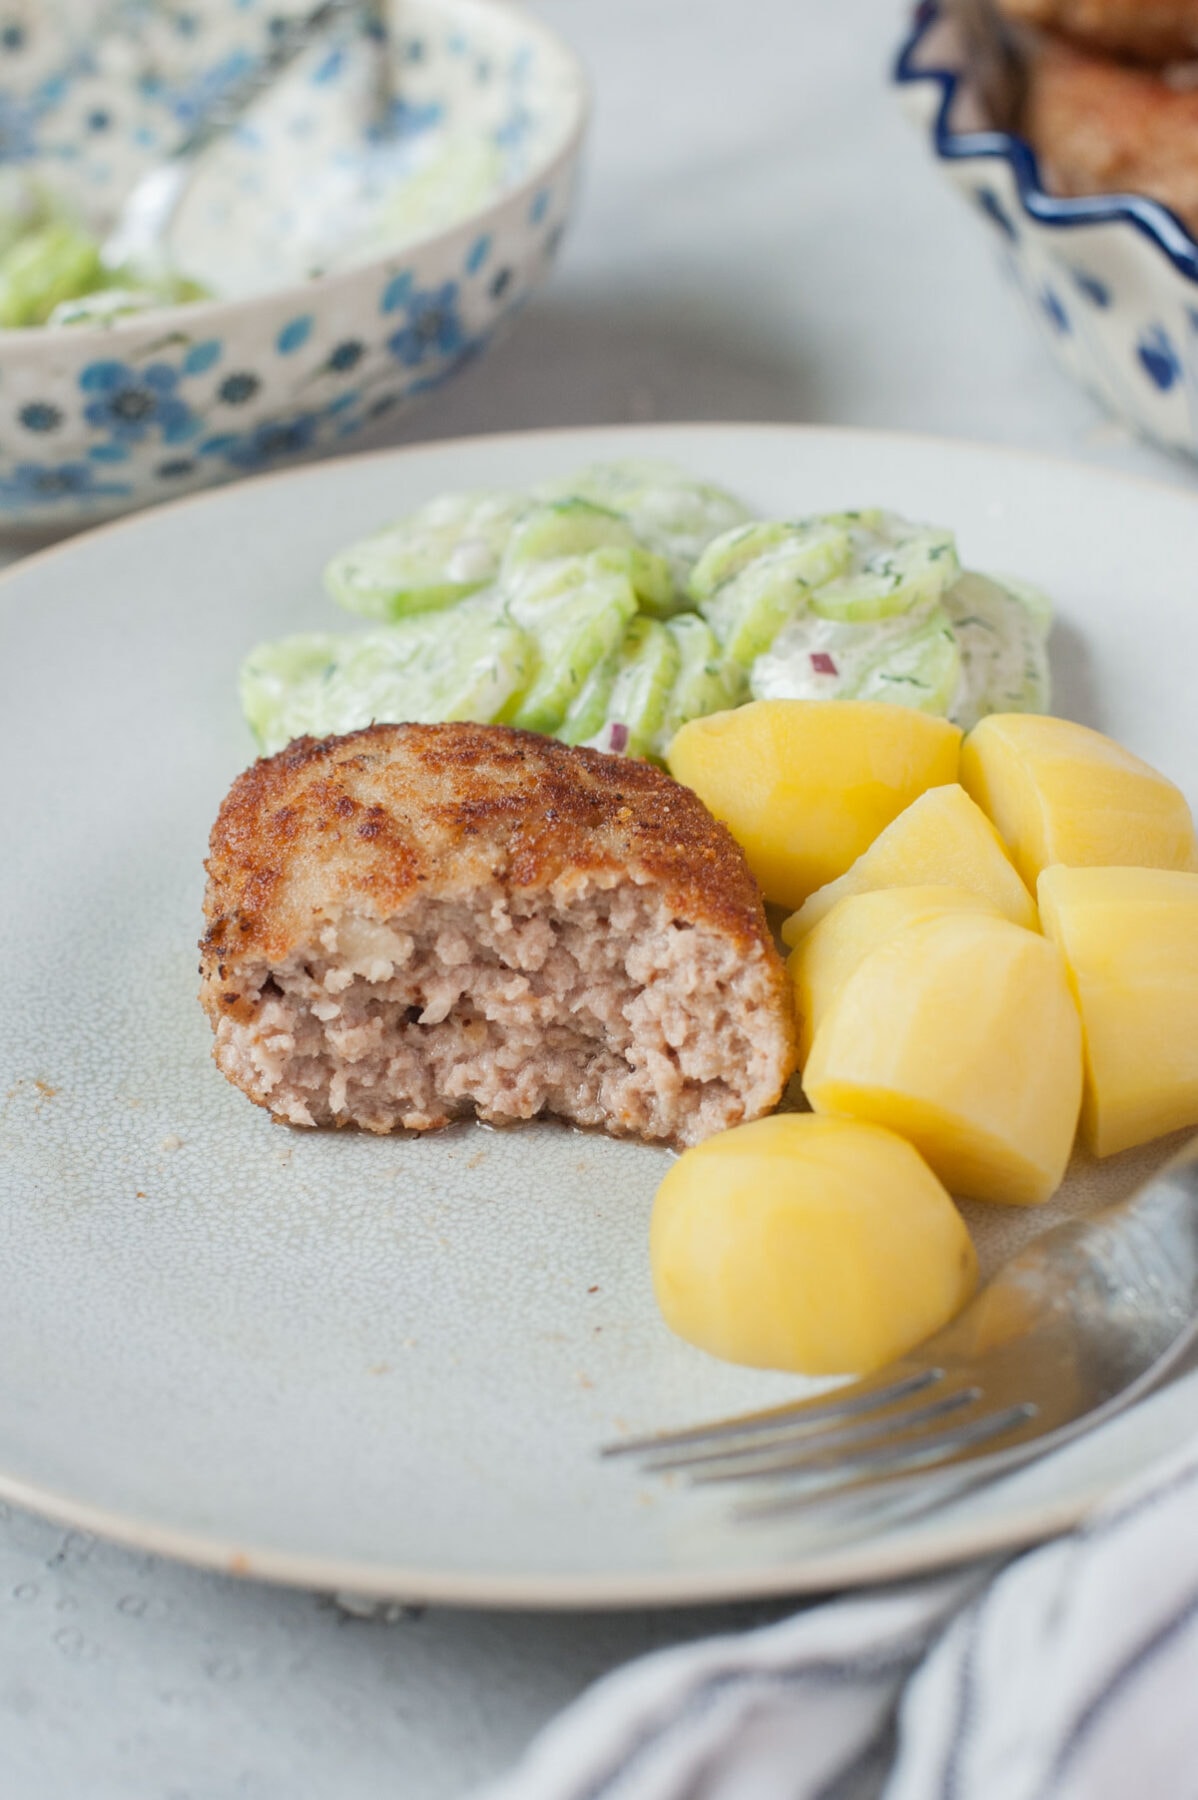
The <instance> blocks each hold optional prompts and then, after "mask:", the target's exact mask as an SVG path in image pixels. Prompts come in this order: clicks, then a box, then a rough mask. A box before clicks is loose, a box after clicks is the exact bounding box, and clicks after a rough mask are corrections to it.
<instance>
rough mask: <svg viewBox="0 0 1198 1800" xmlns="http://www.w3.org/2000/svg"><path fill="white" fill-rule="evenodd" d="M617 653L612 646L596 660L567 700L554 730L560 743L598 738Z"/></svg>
mask: <svg viewBox="0 0 1198 1800" xmlns="http://www.w3.org/2000/svg"><path fill="white" fill-rule="evenodd" d="M619 666H620V652H619V649H618V648H617V649H615V650H613V651H612V652H611V654H610V655H609V656H605V657H604V658H603V661H602V662H597V663H596V664H595V666H594V668H593V669H592V670H591V672H590V674H589V675H588V676H587V678H586V680H585V681H584V682H583V684H582V686H581V687H580V688H579V690H578V692H577V694H575V696H574V698H573V700H572V701H571V702H570V705H569V708H568V710H567V712H566V716H565V718H564V719H563V720H562V723H561V725H560V726H559V728H558V730H557V731H556V732H555V733H554V735H555V737H559V738H560V739H561V740H562V743H563V744H589V743H590V742H591V740H592V739H593V738H596V737H598V735H599V733H600V731H601V730H602V729H603V722H604V720H605V719H606V718H607V703H608V701H609V700H610V698H611V691H612V688H613V687H614V686H615V683H616V671H617V669H618V668H619Z"/></svg>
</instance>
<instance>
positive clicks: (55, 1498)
mask: <svg viewBox="0 0 1198 1800" xmlns="http://www.w3.org/2000/svg"><path fill="white" fill-rule="evenodd" d="M687 432H704V433H718V434H720V435H723V436H736V435H739V434H745V435H749V434H754V435H757V436H760V435H762V434H770V435H778V436H781V437H789V438H792V439H796V440H799V441H802V442H805V443H808V444H811V443H818V442H819V441H820V440H821V439H823V440H828V439H834V440H836V441H837V442H841V443H843V442H845V441H857V442H860V443H862V444H871V445H876V444H879V443H882V444H886V445H892V446H894V447H895V450H896V452H897V450H898V449H899V447H901V446H902V445H922V446H926V447H928V448H930V449H938V450H941V451H951V452H955V453H958V454H959V453H960V452H962V451H965V452H966V453H967V454H972V453H979V454H981V455H982V456H985V457H990V458H992V457H995V456H998V457H1001V458H1003V459H1004V460H1005V459H1010V460H1012V461H1013V462H1015V463H1016V464H1018V465H1020V466H1022V467H1024V468H1028V467H1031V468H1033V469H1034V468H1036V467H1043V468H1048V469H1052V470H1054V471H1059V472H1062V473H1065V472H1073V473H1074V474H1081V475H1083V476H1085V477H1086V478H1088V479H1094V480H1097V481H1099V482H1105V481H1110V482H1114V483H1115V484H1116V485H1117V486H1129V485H1130V486H1131V487H1133V488H1136V489H1144V490H1147V491H1148V493H1149V494H1156V495H1165V496H1169V497H1171V498H1174V499H1177V500H1181V501H1184V500H1187V499H1190V500H1192V495H1191V494H1190V492H1189V489H1188V488H1187V486H1186V484H1185V483H1184V481H1183V480H1182V478H1181V471H1179V475H1178V480H1177V482H1176V483H1174V482H1172V481H1169V480H1166V479H1164V478H1160V477H1152V476H1145V475H1140V474H1132V473H1126V472H1124V471H1122V470H1116V469H1110V468H1107V467H1105V466H1103V465H1101V464H1093V463H1089V462H1086V461H1084V460H1082V459H1080V458H1077V457H1071V456H1067V455H1063V454H1055V453H1052V452H1044V451H1040V450H1034V449H1025V448H1023V447H1021V446H1018V445H1012V444H1005V443H987V442H986V441H984V440H981V439H972V438H962V437H955V436H950V435H945V434H937V433H920V432H911V431H903V430H900V429H873V428H869V427H861V426H843V425H825V424H804V423H801V422H794V423H792V422H789V421H785V420H766V421H755V420H751V419H745V420H722V419H697V420H656V421H653V422H651V423H647V422H646V423H640V422H633V423H619V422H615V423H605V424H601V425H566V426H553V427H544V428H538V427H529V428H522V429H519V430H510V431H495V432H476V433H472V434H469V435H466V436H457V437H446V438H433V439H422V440H418V441H416V442H413V443H408V444H399V445H385V446H381V447H378V448H376V449H373V450H369V451H356V452H348V453H346V454H343V455H341V456H337V457H325V458H319V459H316V460H314V461H312V462H309V463H306V464H303V465H301V466H300V467H289V468H284V469H277V470H270V471H266V472H264V473H262V474H258V475H255V476H251V477H249V478H246V479H243V480H240V481H238V482H234V483H230V484H228V485H226V486H223V487H221V488H217V489H209V490H205V491H202V492H199V493H195V494H186V495H182V496H179V497H177V498H175V499H173V500H169V501H164V502H162V503H160V504H158V505H156V506H153V507H147V508H143V509H141V510H140V511H137V512H134V513H132V514H127V515H124V516H122V517H120V518H117V519H112V520H107V521H104V522H102V523H99V524H97V525H94V526H89V527H86V528H84V529H83V530H81V531H77V532H73V533H71V534H69V535H68V536H66V537H64V538H63V539H62V540H61V541H60V542H57V543H55V544H51V545H48V546H46V547H44V548H41V549H39V550H36V551H33V552H31V553H29V554H26V555H23V556H19V557H18V559H17V560H16V561H15V562H14V563H13V564H12V565H11V566H10V567H8V568H6V569H3V570H0V607H2V606H3V605H4V604H5V602H6V599H7V592H8V590H9V588H10V587H11V586H12V585H13V584H14V583H19V581H20V580H21V578H22V577H23V576H24V575H25V574H26V573H28V572H31V571H37V572H40V571H41V570H42V568H43V566H44V565H50V566H51V567H52V566H53V565H54V564H55V562H56V561H57V560H59V559H61V558H64V557H65V558H68V559H69V558H70V557H71V556H73V555H76V554H78V553H79V552H80V551H81V550H82V551H83V552H84V553H86V552H87V550H88V549H89V548H90V545H91V543H92V542H93V540H95V539H97V538H100V537H108V536H111V535H113V534H123V533H130V532H132V533H136V532H138V531H139V530H141V529H143V528H144V527H145V526H146V525H147V523H148V522H149V521H150V520H152V519H157V518H158V517H159V516H161V517H162V518H164V519H167V520H169V519H171V518H173V517H174V516H175V515H176V514H177V513H180V512H181V511H183V510H185V509H186V510H188V511H190V510H191V509H194V508H197V507H198V508H201V509H202V508H204V507H217V508H219V507H221V506H228V505H232V504H236V503H237V501H238V500H239V499H240V498H241V497H242V496H243V495H244V494H245V493H246V492H247V491H251V492H252V491H255V490H257V489H258V488H259V487H261V486H264V485H265V484H268V483H269V484H276V483H279V482H283V483H293V484H296V485H302V484H304V483H306V482H310V481H320V480H323V479H327V478H328V476H329V474H330V473H333V474H335V475H336V474H340V473H341V472H343V471H347V470H348V469H349V468H351V467H356V466H358V465H361V464H368V465H372V466H373V465H378V464H382V463H388V462H390V463H398V464H400V465H402V464H403V463H405V462H408V461H411V460H412V459H420V458H423V457H426V456H427V455H428V454H429V453H430V452H444V453H445V454H452V453H453V452H454V451H455V450H458V451H460V450H467V449H469V450H474V449H478V448H485V449H488V450H494V451H495V452H496V453H497V454H501V453H502V449H503V447H504V445H505V444H507V445H510V444H513V443H524V442H529V441H536V442H540V443H543V444H545V445H546V447H547V448H550V449H551V448H553V447H556V446H566V445H568V444H570V443H571V442H577V441H578V440H581V439H586V440H589V441H592V442H593V441H594V440H595V439H603V438H614V437H621V438H625V439H626V438H628V437H640V438H645V439H649V438H652V437H655V436H659V435H662V434H665V433H671V434H680V433H687ZM1110 1491H1111V1490H1110V1485H1109V1483H1104V1482H1102V1481H1095V1480H1088V1481H1086V1482H1084V1483H1082V1484H1079V1485H1078V1487H1077V1488H1075V1489H1074V1490H1073V1492H1072V1494H1071V1495H1069V1496H1066V1497H1064V1498H1060V1499H1057V1500H1055V1501H1053V1500H1036V1501H1031V1502H1024V1503H1022V1504H1017V1505H1016V1506H1015V1507H1013V1508H1012V1509H1011V1510H1010V1511H1009V1512H1007V1514H1006V1515H1005V1516H1003V1517H1001V1518H995V1517H993V1516H983V1517H981V1518H980V1519H977V1520H973V1521H971V1520H970V1519H968V1518H966V1519H965V1520H963V1521H956V1522H951V1523H950V1524H949V1525H948V1528H947V1529H942V1530H940V1531H938V1532H935V1533H931V1534H927V1535H924V1534H923V1533H920V1534H919V1535H917V1536H916V1537H914V1538H909V1539H904V1538H903V1537H899V1538H898V1539H897V1540H895V1539H894V1538H889V1537H887V1536H886V1535H885V1534H883V1535H881V1536H877V1537H874V1538H872V1539H871V1538H865V1539H861V1540H858V1541H854V1542H851V1543H848V1544H845V1545H843V1546H839V1547H832V1548H829V1549H826V1550H821V1551H816V1552H814V1553H813V1552H810V1551H808V1552H806V1553H804V1552H802V1551H800V1552H799V1553H797V1554H796V1555H794V1556H792V1557H787V1558H784V1559H782V1560H776V1559H775V1560H771V1561H770V1562H765V1563H761V1564H759V1565H757V1566H756V1567H752V1568H749V1567H740V1566H737V1567H732V1568H729V1567H727V1566H724V1567H722V1568H714V1569H711V1570H706V1571H703V1570H696V1569H694V1568H679V1569H672V1570H659V1571H656V1572H642V1571H636V1570H629V1571H622V1572H617V1573H612V1572H603V1573H598V1574H594V1575H577V1574H574V1575H569V1574H565V1575H558V1574H553V1573H550V1574H532V1575H530V1574H516V1575H505V1574H487V1573H480V1572H477V1571H475V1572H469V1571H467V1572H462V1571H456V1570H452V1569H444V1568H442V1569H433V1568H428V1567H424V1568H420V1567H411V1566H408V1565H405V1564H392V1563H381V1562H377V1561H373V1562H361V1561H357V1560H355V1559H353V1558H352V1557H350V1558H339V1557H332V1556H327V1555H322V1554H318V1553H312V1552H303V1551H285V1550H278V1549H272V1548H270V1547H269V1546H263V1545H260V1544H254V1543H239V1542H237V1541H235V1540H233V1539H230V1538H228V1537H226V1536H223V1535H221V1534H220V1533H217V1532H213V1533H205V1532H203V1531H195V1530H186V1529H182V1528H180V1527H176V1526H171V1525H164V1524H161V1523H159V1522H157V1521H155V1520H154V1519H152V1518H145V1517H143V1516H140V1515H139V1514H135V1513H127V1512H124V1511H121V1510H119V1509H110V1508H107V1507H104V1506H101V1505H96V1504H93V1503H91V1502H89V1501H87V1500H85V1499H80V1498H78V1497H76V1496H73V1495H71V1494H68V1493H63V1492H61V1491H59V1490H58V1489H56V1488H53V1487H48V1486H44V1485H42V1484H41V1483H39V1482H36V1481H29V1480H27V1479H25V1478H24V1477H22V1476H19V1475H14V1474H11V1473H10V1472H8V1471H6V1470H4V1469H3V1468H0V1500H3V1501H6V1502H8V1503H9V1504H11V1505H14V1506H17V1507H20V1508H24V1509H26V1510H28V1511H30V1512H33V1513H36V1514H39V1515H40V1516H42V1517H44V1518H47V1519H50V1520H52V1521H53V1522H55V1523H57V1524H60V1525H62V1526H64V1527H66V1528H68V1529H75V1530H80V1531H85V1532H89V1533H93V1534H95V1535H96V1536H98V1537H101V1538H104V1539H106V1540H108V1541H110V1542H112V1543H115V1544H118V1545H121V1546H123V1547H125V1548H127V1549H131V1550H138V1551H141V1552H144V1553H148V1554H151V1555H159V1556H164V1557H168V1558H171V1559H173V1560H176V1561H179V1562H181V1563H184V1564H188V1565H190V1566H192V1567H196V1568H202V1569H207V1570H211V1571H215V1572H219V1573H222V1574H225V1575H229V1576H233V1577H235V1578H240V1579H246V1580H256V1581H262V1582H265V1583H268V1584H272V1585H278V1586H287V1587H295V1588H301V1589H308V1590H316V1591H325V1592H335V1593H336V1592H343V1593H349V1594H354V1595H358V1596H362V1597H363V1598H368V1599H371V1600H376V1601H379V1602H385V1601H392V1602H394V1601H400V1602H408V1603H416V1604H424V1603H433V1604H437V1605H444V1606H452V1607H456V1608H466V1609H469V1608H476V1609H482V1610H496V1609H528V1610H535V1611H570V1610H588V1611H589V1610H596V1611H616V1610H623V1609H631V1608H634V1607H637V1606H671V1607H674V1606H677V1607H681V1606H699V1605H709V1604H716V1603H727V1602H734V1601H738V1600H764V1599H768V1598H771V1597H773V1598H784V1597H789V1596H797V1595H799V1594H820V1593H824V1592H828V1591H831V1590H834V1589H838V1588H846V1587H858V1586H865V1585H869V1584H881V1583H894V1582H900V1581H905V1580H909V1579H911V1578H913V1577H916V1576H920V1575H925V1574H929V1573H932V1572H934V1571H937V1570H943V1569H948V1568H952V1567H954V1566H957V1565H960V1564H962V1563H965V1562H968V1561H975V1560H980V1559H984V1558H991V1557H993V1558H998V1557H1002V1556H1004V1555H1009V1554H1011V1553H1012V1552H1014V1551H1017V1550H1021V1549H1025V1548H1027V1547H1029V1546H1031V1545H1034V1544H1037V1543H1041V1542H1044V1541H1046V1540H1048V1539H1050V1538H1053V1537H1056V1536H1058V1535H1059V1534H1061V1533H1062V1532H1065V1531H1068V1530H1070V1529H1071V1528H1072V1527H1073V1526H1075V1525H1076V1524H1077V1523H1078V1521H1079V1520H1080V1519H1081V1518H1082V1517H1083V1516H1084V1515H1085V1514H1086V1513H1087V1512H1088V1511H1090V1509H1091V1508H1092V1507H1093V1506H1095V1505H1097V1504H1099V1503H1100V1502H1101V1501H1102V1500H1103V1499H1104V1498H1105V1497H1106V1496H1107V1495H1108V1494H1109V1493H1110Z"/></svg>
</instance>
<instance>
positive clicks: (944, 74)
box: [894, 0, 1198, 456]
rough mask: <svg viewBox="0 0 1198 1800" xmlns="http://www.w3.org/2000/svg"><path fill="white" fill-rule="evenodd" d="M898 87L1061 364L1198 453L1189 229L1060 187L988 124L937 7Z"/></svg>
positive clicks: (1157, 210) (1114, 198)
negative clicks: (1049, 187)
mask: <svg viewBox="0 0 1198 1800" xmlns="http://www.w3.org/2000/svg"><path fill="white" fill-rule="evenodd" d="M894 79H895V82H896V83H897V85H898V88H899V90H900V94H901V96H902V98H903V100H904V102H905V105H906V108H907V110H908V112H909V113H910V115H911V117H912V118H913V120H914V121H915V123H916V124H917V125H918V126H919V127H920V128H921V130H922V131H924V132H926V134H927V137H928V141H929V143H930V146H931V149H932V152H933V154H934V155H935V157H936V159H937V161H938V162H939V164H940V166H941V168H942V169H944V171H945V173H946V174H947V175H948V176H949V178H950V180H952V181H953V182H954V184H955V185H956V186H957V187H958V188H959V189H960V190H961V192H962V193H963V194H964V195H965V197H966V199H967V200H969V201H970V202H971V203H972V205H973V206H974V208H975V209H976V211H977V212H978V213H979V214H980V215H981V216H982V218H984V219H985V221H986V223H987V225H988V227H989V228H990V230H991V231H992V232H993V233H994V235H995V237H996V239H997V241H998V244H999V247H1000V250H1001V254H1002V257H1003V260H1004V262H1005V264H1006V266H1007V268H1008V269H1009V271H1010V273H1011V274H1012V276H1013V277H1014V279H1015V280H1016V282H1017V283H1018V285H1019V287H1020V288H1021V289H1022V291H1023V294H1024V296H1025V298H1026V300H1027V302H1028V306H1029V309H1030V311H1031V314H1032V317H1033V318H1034V320H1035V321H1036V324H1037V326H1038V327H1039V328H1040V330H1041V332H1042V333H1043V334H1044V336H1045V337H1046V338H1047V340H1048V343H1049V345H1050V347H1051V349H1052V351H1053V354H1054V355H1055V356H1056V358H1057V360H1058V362H1060V363H1061V364H1062V366H1063V367H1064V368H1065V369H1067V370H1068V372H1069V373H1070V374H1071V375H1072V376H1074V377H1075V379H1076V380H1078V381H1080V382H1081V383H1082V384H1083V386H1085V387H1086V388H1088V389H1089V391H1090V392H1091V393H1092V394H1094V395H1095V397H1096V398H1097V399H1098V400H1100V401H1101V402H1102V403H1103V404H1104V405H1105V406H1107V407H1108V408H1109V409H1110V411H1111V412H1113V413H1116V414H1117V415H1118V416H1119V417H1120V418H1122V419H1124V420H1125V421H1126V422H1127V423H1128V424H1129V425H1131V426H1132V427H1134V429H1135V430H1137V431H1139V432H1141V433H1142V434H1143V435H1144V436H1145V437H1148V438H1151V439H1152V440H1153V441H1154V442H1155V443H1157V444H1160V445H1162V446H1163V447H1164V448H1166V449H1168V450H1182V451H1185V452H1186V453H1187V454H1189V455H1191V456H1198V243H1196V242H1195V240H1194V239H1193V238H1192V237H1191V235H1190V233H1189V232H1188V231H1187V230H1186V228H1185V226H1184V225H1183V224H1182V223H1181V221H1180V220H1179V219H1178V218H1176V217H1175V215H1174V214H1173V213H1171V212H1170V211H1169V210H1168V209H1167V208H1166V207H1164V206H1161V205H1160V204H1158V202H1157V201H1155V200H1147V199H1144V198H1142V197H1140V196H1137V195H1134V194H1113V195H1101V196H1097V197H1094V198H1086V199H1061V198H1058V197H1057V196H1054V195H1052V194H1049V193H1047V192H1046V191H1045V189H1044V188H1043V187H1042V186H1041V183H1040V176H1039V171H1038V169H1037V166H1036V158H1035V156H1034V154H1033V152H1032V150H1031V148H1030V146H1029V145H1028V144H1026V143H1025V142H1024V141H1023V140H1022V139H1021V138H1017V137H1012V136H1011V135H1009V134H1008V133H1006V132H1000V131H994V130H991V129H989V128H988V127H987V125H986V121H985V118H984V115H983V113H982V110H981V107H980V105H979V103H978V100H977V97H976V95H975V94H974V93H973V92H972V91H971V89H970V86H969V81H968V77H967V73H966V69H965V58H964V53H963V46H962V43H961V39H960V37H959V35H958V33H957V31H956V28H955V26H954V23H953V21H952V20H951V19H949V18H946V17H945V16H944V11H943V8H942V6H941V5H940V4H939V3H938V0H925V4H923V5H921V6H920V7H919V9H918V10H917V12H916V14H915V17H914V21H913V24H912V28H911V31H910V34H909V35H908V37H907V39H906V41H905V43H904V44H903V46H902V48H901V50H900V51H899V55H898V58H897V61H896V64H895V71H894Z"/></svg>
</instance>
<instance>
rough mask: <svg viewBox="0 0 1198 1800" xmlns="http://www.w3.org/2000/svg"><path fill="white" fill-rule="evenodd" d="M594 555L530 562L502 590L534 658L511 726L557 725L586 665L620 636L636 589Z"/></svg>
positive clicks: (547, 728) (583, 676) (606, 653)
mask: <svg viewBox="0 0 1198 1800" xmlns="http://www.w3.org/2000/svg"><path fill="white" fill-rule="evenodd" d="M602 555H603V552H602V551H600V552H596V553H594V555H592V556H575V557H566V558H563V559H561V560H560V561H558V562H550V563H534V564H530V565H529V568H528V571H527V573H526V575H525V576H524V577H523V579H522V580H521V581H520V583H519V584H518V585H517V586H516V587H515V588H514V589H513V590H511V591H509V592H508V593H507V596H506V604H507V608H508V611H509V613H510V615H511V617H512V619H513V620H514V621H515V623H516V624H517V625H519V626H520V627H521V629H522V630H524V631H526V632H527V633H528V634H529V635H530V637H531V638H532V639H533V641H534V643H535V645H536V651H537V663H538V667H537V671H536V674H535V675H534V677H533V680H532V683H531V685H530V686H529V688H528V691H527V692H526V693H525V694H524V696H523V698H522V699H521V701H520V704H519V706H518V707H517V708H516V710H515V711H514V712H513V714H512V717H511V723H512V724H513V725H522V726H524V727H525V728H526V729H527V730H529V731H545V732H549V733H553V732H555V731H557V730H558V728H559V726H561V724H562V723H563V721H564V719H565V717H566V714H567V712H568V711H569V709H570V707H571V705H572V704H573V703H574V701H575V699H576V698H577V697H578V694H579V692H580V690H581V689H582V687H583V684H584V683H585V681H586V679H587V676H588V675H589V674H590V673H591V671H592V669H594V668H595V666H596V664H598V663H601V662H603V661H604V659H605V658H606V657H608V656H610V655H611V654H612V652H613V651H614V650H616V649H617V647H618V646H619V644H620V642H621V640H622V639H623V636H624V631H625V628H626V627H627V625H628V624H629V622H630V620H631V619H632V618H633V617H634V616H635V614H636V610H637V607H636V595H635V594H634V592H633V590H632V586H631V583H630V582H629V581H628V578H627V576H625V575H621V574H619V573H617V572H616V571H614V570H612V569H608V568H605V567H604V566H603V564H602V562H597V561H596V560H595V556H599V557H602Z"/></svg>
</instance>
